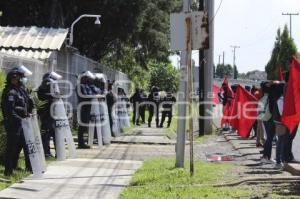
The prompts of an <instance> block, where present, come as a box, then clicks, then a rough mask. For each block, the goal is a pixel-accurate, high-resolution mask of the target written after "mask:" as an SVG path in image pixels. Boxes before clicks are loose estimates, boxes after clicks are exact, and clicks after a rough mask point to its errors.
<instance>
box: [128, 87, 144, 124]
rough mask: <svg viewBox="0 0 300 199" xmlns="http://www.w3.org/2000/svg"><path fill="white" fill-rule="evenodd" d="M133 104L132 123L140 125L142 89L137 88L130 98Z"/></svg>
mask: <svg viewBox="0 0 300 199" xmlns="http://www.w3.org/2000/svg"><path fill="white" fill-rule="evenodd" d="M129 101H130V103H131V104H132V106H133V114H132V123H133V124H136V125H138V126H139V112H138V111H139V103H140V102H141V94H140V89H138V88H136V89H135V93H134V94H133V95H132V96H131V97H130V99H129Z"/></svg>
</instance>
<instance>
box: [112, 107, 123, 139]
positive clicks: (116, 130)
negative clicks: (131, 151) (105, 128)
mask: <svg viewBox="0 0 300 199" xmlns="http://www.w3.org/2000/svg"><path fill="white" fill-rule="evenodd" d="M118 107H119V104H118V103H117V104H115V105H114V106H113V108H112V120H113V125H112V133H113V136H114V137H119V136H120V135H121V127H120V120H119V115H118V112H119V108H118Z"/></svg>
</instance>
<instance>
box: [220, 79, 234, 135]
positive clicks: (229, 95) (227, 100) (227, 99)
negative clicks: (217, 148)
mask: <svg viewBox="0 0 300 199" xmlns="http://www.w3.org/2000/svg"><path fill="white" fill-rule="evenodd" d="M221 89H222V90H223V92H222V93H219V98H220V101H221V102H222V104H223V117H222V120H221V127H222V128H223V127H224V126H225V127H224V128H223V130H224V131H228V130H229V125H228V123H229V120H228V118H229V117H230V112H231V103H232V100H233V98H234V93H233V91H232V89H231V87H230V86H229V83H228V79H227V77H225V79H224V81H223V84H222V88H221Z"/></svg>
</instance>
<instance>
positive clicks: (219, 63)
mask: <svg viewBox="0 0 300 199" xmlns="http://www.w3.org/2000/svg"><path fill="white" fill-rule="evenodd" d="M221 56H222V55H219V62H218V65H221Z"/></svg>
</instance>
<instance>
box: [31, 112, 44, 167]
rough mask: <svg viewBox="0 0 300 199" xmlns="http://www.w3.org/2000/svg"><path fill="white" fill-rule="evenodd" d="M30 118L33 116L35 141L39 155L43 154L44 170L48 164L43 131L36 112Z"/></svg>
mask: <svg viewBox="0 0 300 199" xmlns="http://www.w3.org/2000/svg"><path fill="white" fill-rule="evenodd" d="M30 118H31V122H32V127H33V133H34V137H35V143H36V146H37V150H38V152H39V155H40V156H41V160H42V166H43V171H46V167H47V164H46V158H45V155H44V148H43V144H42V143H43V142H42V138H41V131H40V128H39V123H38V118H37V115H36V114H34V115H32V116H31V117H30Z"/></svg>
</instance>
